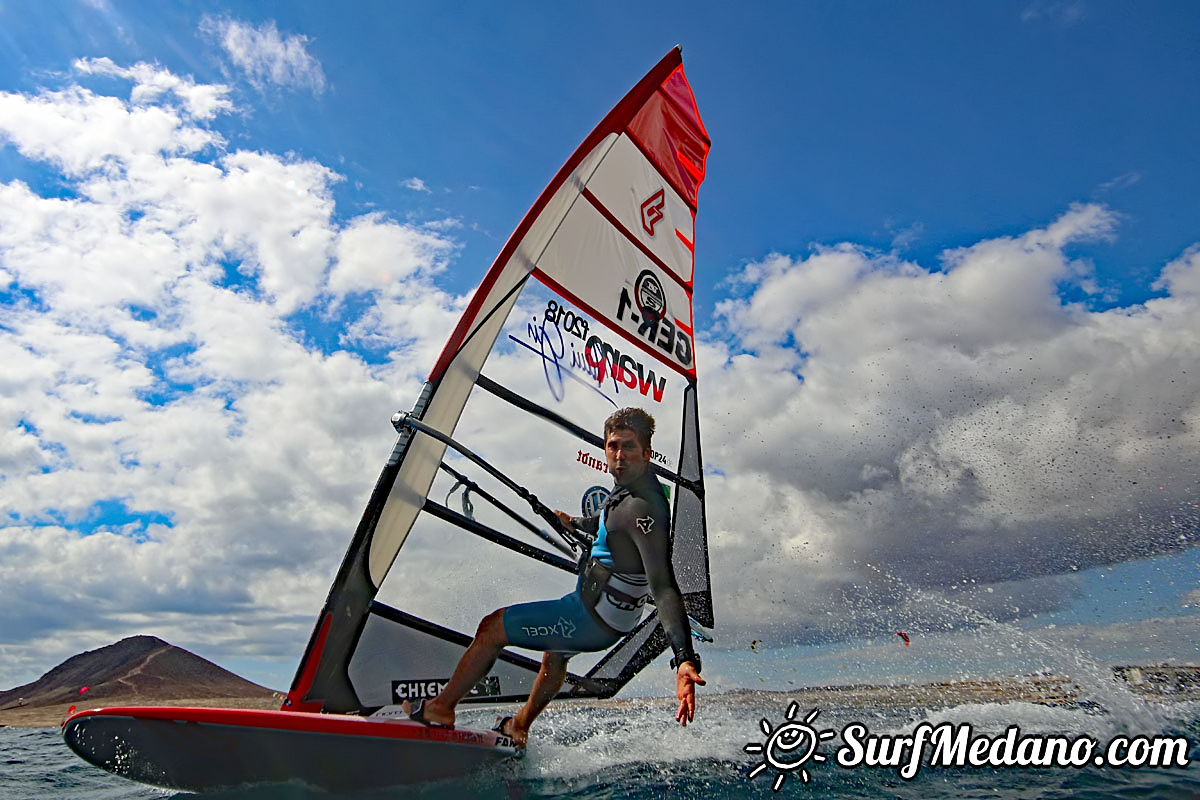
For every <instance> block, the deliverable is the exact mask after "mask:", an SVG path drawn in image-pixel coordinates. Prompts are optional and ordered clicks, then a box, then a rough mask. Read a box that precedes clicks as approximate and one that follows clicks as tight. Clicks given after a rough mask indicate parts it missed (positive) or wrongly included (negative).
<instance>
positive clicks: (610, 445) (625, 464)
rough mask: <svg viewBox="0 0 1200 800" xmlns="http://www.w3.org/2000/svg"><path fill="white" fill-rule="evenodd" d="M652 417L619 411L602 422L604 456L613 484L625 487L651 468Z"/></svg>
mask: <svg viewBox="0 0 1200 800" xmlns="http://www.w3.org/2000/svg"><path fill="white" fill-rule="evenodd" d="M653 435H654V417H652V416H650V415H649V414H647V413H646V412H645V411H643V410H642V409H640V408H622V409H621V410H620V411H616V412H614V413H613V414H612V416H610V417H609V418H608V419H606V420H604V455H605V458H606V459H607V461H608V471H609V472H610V473H611V474H612V476H613V480H615V481H616V482H617V483H618V484H620V485H622V486H626V485H628V484H630V483H633V481H635V480H637V479H638V478H640V477H641V476H642V474H643V473H645V472H646V468H647V467H648V466H649V465H650V454H651V450H650V438H651V437H652V436H653Z"/></svg>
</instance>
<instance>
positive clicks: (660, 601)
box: [404, 408, 704, 747]
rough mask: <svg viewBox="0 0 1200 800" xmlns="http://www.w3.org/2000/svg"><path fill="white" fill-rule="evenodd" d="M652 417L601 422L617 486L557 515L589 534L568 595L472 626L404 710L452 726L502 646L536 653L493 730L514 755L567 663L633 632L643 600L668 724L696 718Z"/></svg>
mask: <svg viewBox="0 0 1200 800" xmlns="http://www.w3.org/2000/svg"><path fill="white" fill-rule="evenodd" d="M653 433H654V419H653V417H651V416H650V415H649V414H647V413H646V412H645V411H643V410H642V409H640V408H624V409H621V410H620V411H617V412H615V413H614V414H612V416H610V417H609V418H608V419H607V420H605V422H604V454H605V458H606V460H607V463H608V470H609V473H610V474H612V476H613V478H614V480H615V482H616V486H615V487H614V490H613V492H612V494H611V495H610V496H609V499H608V501H607V502H606V504H605V507H604V508H603V509H602V510H601V512H600V513H599V514H598V515H597V516H594V517H586V518H581V517H571V516H570V515H568V514H567V513H566V512H563V511H558V512H555V513H557V515H558V517H559V519H561V520H562V521H563V523H564V524H565V525H568V526H573V527H575V528H577V529H579V530H582V531H586V532H588V533H591V534H594V535H595V537H596V538H595V543H594V544H593V545H592V551H591V558H590V559H589V561H588V564H587V567H586V568H585V569H584V570H583V571H582V574H581V575H580V579H579V583H578V584H577V586H576V589H575V591H574V592H572V593H571V594H568V595H566V596H565V597H562V598H559V599H558V600H547V601H542V602H537V603H521V604H519V605H514V606H508V607H506V608H501V609H498V610H496V611H493V612H492V613H491V614H488V615H487V616H486V617H484V618H483V621H482V622H480V623H479V629H478V630H477V631H476V633H475V638H474V640H473V641H472V642H471V645H470V647H468V648H467V651H466V653H464V654H463V657H462V659H461V660H460V661H459V662H458V666H457V667H456V668H455V670H454V674H453V675H452V676H451V678H450V681H449V683H447V684H446V688H445V689H443V690H442V692H441V693H440V694H439V695H438V696H437V697H435V698H433V699H431V700H428V701H425V702H422V703H418V704H417V705H416V706H410V704H409V703H408V702H407V701H406V702H405V703H404V708H405V710H406V711H407V712H408V713H409V715H410V716H411V718H412V719H415V720H417V721H418V722H423V723H425V724H427V725H434V726H441V727H451V726H453V725H454V709H455V706H457V705H458V703H459V701H460V700H462V698H463V697H465V696H466V694H467V692H468V691H470V690H471V688H472V687H474V686H475V685H476V683H478V682H479V680H480V679H482V678H483V677H484V676H485V675H486V674H487V673H488V671H489V670H490V669H491V668H492V664H494V663H495V661H496V658H497V656H499V654H500V651H501V650H502V649H504V647H506V646H507V645H513V646H516V647H523V648H527V649H530V650H542V651H544V655H543V657H542V665H541V670H540V671H539V672H538V675H537V678H536V679H535V680H534V684H533V690H532V691H531V692H530V694H529V699H528V701H526V703H525V705H524V706H523V707H522V708H521V709H520V710H519V711H518V712H517V713H516V714H515V715H514V716H512V717H505V718H504V719H502V720H500V722H499V724H498V725H497V730H498V731H499V732H501V733H503V734H505V735H507V736H511V737H512V738H513V740H514V741H515V742H516V743H517V744H518V745H519V746H521V747H524V746H525V743H526V741H527V740H528V736H529V728H530V726H531V725H532V724H533V721H534V720H535V719H536V718H537V716H538V715H539V714H540V713H541V712H542V711H543V710H544V709H545V708H546V706H547V705H548V704H549V702H550V700H551V699H552V698H553V697H554V696H555V695H556V694H558V691H559V689H560V688H562V684H563V680H564V679H565V678H566V674H567V661H568V659H570V657H571V656H573V655H575V654H576V653H581V652H595V651H598V650H604V649H607V648H609V647H611V646H612V645H614V644H616V642H617V641H618V640H619V639H620V638H621V636H623V635H624V634H625V633H627V632H629V631H630V630H632V629H633V628H634V627H635V626H636V625H637V624H638V621H639V620H640V618H641V612H642V606H643V605H644V604H645V602H646V597H647V595H653V597H654V602H655V605H656V606H657V607H658V614H659V619H661V620H662V624H663V628H664V629H665V630H666V633H667V637H668V639H669V640H670V643H671V648H672V650H673V651H674V655H675V657H674V658H673V659H672V660H671V666H672V668H673V669H675V670H676V672H675V694H676V697H677V698H678V699H679V708H678V710H677V711H676V712H675V719H676V720H677V721H678V722H679V723H680V724H682V725H687V723H688V722H691V721H692V719H693V717H694V716H695V712H696V689H695V687H696V685H697V684H699V685H700V686H703V685H704V680H703V679H702V678H701V677H700V658H699V656H697V655H696V652H695V650H694V649H693V647H692V639H691V626H690V625H689V623H688V618H687V613H686V611H685V610H684V606H683V597H682V595H681V594H680V592H679V587H678V584H677V583H676V581H675V574H674V571H673V569H672V567H671V537H670V512H669V510H668V508H667V501H666V493H665V492H664V491H663V487H662V484H660V483H659V482H658V479H657V478H656V477H654V474H653V473H652V472H651V471H650V469H649V465H650V458H651V453H652V450H651V448H650V439H651V436H652V435H653Z"/></svg>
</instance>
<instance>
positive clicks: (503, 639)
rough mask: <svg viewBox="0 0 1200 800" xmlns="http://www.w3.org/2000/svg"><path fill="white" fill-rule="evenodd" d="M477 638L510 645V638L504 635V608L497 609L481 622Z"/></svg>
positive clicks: (476, 634) (476, 633)
mask: <svg viewBox="0 0 1200 800" xmlns="http://www.w3.org/2000/svg"><path fill="white" fill-rule="evenodd" d="M475 638H476V639H482V640H484V641H489V642H496V643H499V644H501V645H503V644H507V643H508V636H507V635H506V634H505V633H504V609H503V608H498V609H496V610H495V611H493V612H492V613H490V614H488V615H487V616H486V617H484V618H483V619H482V620H480V622H479V629H478V630H477V631H475Z"/></svg>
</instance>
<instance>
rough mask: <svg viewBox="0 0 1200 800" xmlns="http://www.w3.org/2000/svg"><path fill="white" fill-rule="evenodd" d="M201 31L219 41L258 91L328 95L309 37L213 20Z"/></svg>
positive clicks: (265, 26) (204, 22)
mask: <svg viewBox="0 0 1200 800" xmlns="http://www.w3.org/2000/svg"><path fill="white" fill-rule="evenodd" d="M200 30H201V31H202V32H204V33H206V34H208V35H210V36H212V37H213V38H214V39H216V41H217V42H218V43H219V44H220V46H221V49H222V50H224V52H225V54H226V55H227V56H228V57H229V60H230V61H231V62H233V65H234V67H236V68H237V69H238V70H240V71H241V72H242V73H244V74H245V75H246V79H247V80H249V81H250V83H251V85H253V86H254V87H256V88H258V89H263V88H265V87H267V86H279V87H283V88H287V89H307V90H308V91H311V92H312V93H313V94H318V95H319V94H321V93H322V92H324V91H325V85H326V81H325V71H324V70H323V69H322V68H321V62H320V61H318V60H317V59H316V58H314V57H313V56H312V55H311V54H310V53H309V52H308V45H309V41H310V40H309V38H308V37H307V36H300V35H292V36H283V35H281V34H280V33H279V30H278V28H276V27H275V23H274V22H267V23H264V24H262V25H257V26H255V25H252V24H250V23H248V22H240V21H238V20H234V19H230V18H228V17H211V16H210V17H205V18H204V19H203V20H202V21H201V23H200Z"/></svg>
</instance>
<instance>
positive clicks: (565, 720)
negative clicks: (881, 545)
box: [0, 693, 1200, 800]
mask: <svg viewBox="0 0 1200 800" xmlns="http://www.w3.org/2000/svg"><path fill="white" fill-rule="evenodd" d="M1126 695H1127V696H1118V697H1113V698H1110V700H1111V702H1110V703H1109V704H1108V705H1107V707H1106V706H1104V705H1100V704H1096V703H1086V704H1083V705H1081V706H1078V707H1053V706H1043V705H1037V704H1032V703H967V704H964V705H959V706H955V707H952V708H947V709H940V710H929V709H925V708H919V707H909V708H903V707H870V706H852V705H851V706H844V707H829V708H814V707H811V706H800V705H799V704H797V705H796V706H794V707H792V706H791V704H790V702H789V703H784V702H782V701H780V700H779V698H778V697H773V698H771V699H770V700H769V701H768V700H767V699H766V698H751V699H746V698H744V697H742V698H735V697H721V696H717V697H709V698H705V700H706V702H704V703H703V705H702V706H701V708H700V710H699V713H698V716H697V719H696V722H695V723H694V724H693V725H689V726H688V727H687V728H686V729H683V728H681V727H680V726H678V725H677V724H675V722H674V720H673V719H672V718H671V714H670V712H669V711H666V710H664V707H663V706H662V705H658V706H648V705H647V706H642V705H638V704H636V703H634V704H632V705H633V706H634V707H633V708H632V709H614V708H602V709H600V708H583V707H570V706H567V705H560V706H557V707H552V708H551V709H550V710H549V711H547V712H546V714H545V715H544V716H543V717H542V719H541V720H539V722H538V726H537V727H535V729H534V738H533V740H532V742H531V744H530V748H529V751H528V753H527V754H526V756H525V758H523V759H519V760H513V761H511V762H507V763H506V764H504V765H503V767H502V768H500V769H496V770H491V771H489V772H488V773H486V774H473V775H468V776H464V777H463V778H461V779H456V780H454V781H447V782H439V783H433V784H427V785H423V786H410V787H397V788H393V789H388V790H381V791H373V792H369V793H360V794H358V795H354V796H355V797H360V798H370V799H371V800H382V798H409V797H411V798H426V797H428V798H435V797H456V798H458V797H463V798H530V799H531V800H532V799H534V798H574V799H578V800H608V799H609V798H613V799H614V800H616V799H617V798H621V799H622V800H624V799H625V798H637V799H640V798H645V799H646V800H650V798H660V797H664V796H665V797H671V798H697V800H698V799H699V798H704V799H705V800H722V799H723V798H741V797H762V798H768V797H803V798H830V797H865V798H893V797H900V798H947V799H949V798H1083V799H1084V800H1087V799H1088V798H1096V799H1097V800H1099V798H1156V799H1157V798H1168V799H1170V798H1180V800H1182V799H1183V798H1188V800H1194V799H1195V798H1198V797H1200V703H1195V702H1181V703H1156V702H1146V701H1143V700H1141V699H1140V698H1137V697H1134V696H1132V695H1128V693H1126ZM789 712H790V715H791V716H790V717H789ZM814 712H815V715H814ZM485 713H486V714H490V713H491V712H485V711H482V710H472V711H469V712H467V713H465V714H464V715H463V717H464V718H463V719H462V720H461V723H462V724H464V725H467V724H471V725H473V726H475V727H478V726H479V725H480V724H481V723H483V722H487V723H489V724H490V722H491V716H488V717H487V718H486V719H485V718H483V716H482V715H483V714H485ZM472 715H475V716H476V717H478V718H474V717H473V716H472ZM852 723H861V724H862V725H863V726H865V728H866V729H867V731H869V733H870V734H874V735H881V736H888V735H890V736H904V735H911V734H912V733H913V731H914V730H915V729H916V728H917V727H918V726H920V725H921V724H922V723H928V724H929V725H931V726H935V727H936V726H939V725H950V726H960V725H962V724H964V723H967V724H969V725H970V726H971V728H970V731H971V735H972V736H978V737H989V738H991V739H992V740H1002V739H1003V737H1004V736H1005V734H1006V731H1007V730H1008V728H1009V727H1010V726H1017V727H1018V728H1019V733H1020V735H1021V736H1026V737H1028V736H1035V735H1050V736H1059V737H1064V738H1067V739H1069V740H1077V739H1079V737H1091V738H1092V739H1094V740H1096V741H1097V742H1098V747H1097V752H1100V751H1103V750H1104V749H1105V748H1106V747H1107V745H1108V744H1109V743H1110V742H1111V741H1112V740H1114V739H1115V738H1118V737H1137V736H1145V737H1171V738H1172V739H1178V738H1180V737H1182V738H1184V739H1186V742H1187V746H1186V749H1187V759H1188V760H1189V761H1190V762H1191V763H1190V764H1189V765H1188V766H1186V767H1179V766H1167V767H1148V766H1144V767H1140V768H1136V769H1134V768H1128V767H1122V768H1113V767H1108V766H1106V767H1103V768H1101V767H1097V766H1094V765H1091V764H1089V765H1088V766H1083V767H1063V766H1047V767H1018V766H1008V767H1004V766H1001V767H992V766H961V767H958V766H949V767H947V766H942V765H937V766H931V765H928V764H926V765H924V766H922V767H921V768H920V769H919V770H918V771H917V773H916V774H915V776H913V777H912V778H911V779H910V780H905V779H904V778H902V777H901V775H900V767H899V766H858V767H855V768H847V767H844V766H841V765H839V764H838V763H837V760H836V754H837V752H838V751H839V750H840V749H845V748H846V740H845V738H844V735H843V734H844V733H845V729H846V726H849V725H851V724H852ZM787 726H791V727H792V728H793V729H795V728H796V727H797V726H804V727H805V728H806V729H807V730H809V731H811V734H812V736H811V737H810V738H809V739H808V740H807V742H801V744H800V745H799V746H797V747H794V748H793V749H791V750H788V746H787V745H786V744H781V742H783V741H784V740H782V739H780V738H779V736H778V735H776V734H780V733H781V731H782V729H783V728H784V727H787ZM827 730H828V731H834V732H835V733H834V734H831V735H829V736H828V737H826V738H821V739H819V740H818V739H817V736H819V735H820V734H821V733H822V732H824V731H827ZM768 731H769V732H770V733H768ZM773 735H774V736H775V738H774V739H772V736H773ZM852 735H853V734H852ZM800 738H801V739H803V738H804V735H802V736H800ZM858 738H859V739H862V738H863V735H862V734H860V735H859V736H858ZM794 739H795V737H793V742H794ZM814 742H816V746H815V750H814V748H813V747H811V746H810V745H812V744H813V743H814ZM747 745H749V746H750V748H751V750H752V752H746V748H747ZM756 745H757V746H758V747H759V750H757V751H755V750H754V748H755V746H756ZM810 751H812V752H815V754H816V755H818V756H822V757H824V759H825V760H824V761H820V760H819V759H816V758H811V757H810V758H806V759H805V758H798V757H797V753H799V752H804V753H809V752H810ZM1123 752H1124V751H1123ZM767 755H771V757H772V758H771V759H768V758H767ZM928 756H929V753H928V752H926V758H927V760H928ZM905 760H907V759H905ZM764 764H765V766H762V767H761V768H759V769H758V771H757V773H756V774H754V775H753V776H751V773H752V772H754V771H755V768H756V767H758V766H759V765H764ZM804 775H807V778H808V779H807V781H805V780H804ZM192 796H193V795H188V794H180V793H177V792H171V791H167V790H162V789H156V788H153V787H149V786H144V785H141V784H136V783H132V782H130V781H127V780H125V779H123V778H119V777H117V776H115V775H110V774H109V773H106V772H104V771H102V770H99V769H97V768H95V767H93V766H91V765H89V764H87V763H85V762H83V761H82V760H80V759H79V758H77V757H76V756H75V755H74V754H73V753H72V752H71V751H70V750H68V749H67V747H66V745H64V744H63V742H62V739H61V738H60V737H59V734H58V730H57V729H50V728H40V729H20V728H2V729H0V798H4V799H5V800H10V799H11V800H42V799H43V798H57V799H58V800H85V799H86V800H134V799H135V798H136V799H138V800H141V799H142V798H147V799H148V798H168V797H174V798H184V797H192ZM206 796H207V797H220V798H226V800H234V798H236V799H238V800H250V799H251V798H254V799H255V800H283V799H284V798H314V799H315V798H322V797H329V796H330V795H327V794H324V793H322V792H319V791H316V790H313V789H310V788H308V787H304V786H292V785H284V786H271V787H247V788H244V789H239V790H236V791H230V792H225V793H221V794H218V795H206Z"/></svg>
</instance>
